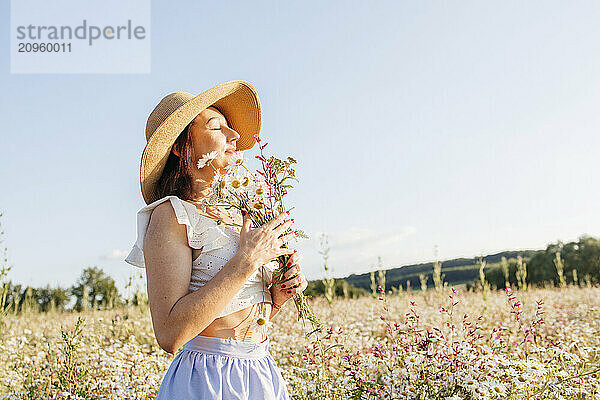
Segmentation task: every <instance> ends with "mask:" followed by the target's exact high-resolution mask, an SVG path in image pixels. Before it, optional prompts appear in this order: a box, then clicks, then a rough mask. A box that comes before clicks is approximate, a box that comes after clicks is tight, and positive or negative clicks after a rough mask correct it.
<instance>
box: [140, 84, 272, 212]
mask: <svg viewBox="0 0 600 400" xmlns="http://www.w3.org/2000/svg"><path fill="white" fill-rule="evenodd" d="M209 106H214V107H216V108H217V109H218V110H219V111H221V113H222V114H223V115H224V116H225V118H227V121H228V122H229V125H230V127H231V128H232V129H234V130H235V131H236V132H237V133H239V134H240V138H239V139H238V140H237V146H236V150H247V149H250V148H252V146H254V144H255V143H256V141H255V140H254V138H253V137H252V135H254V134H256V135H259V134H260V127H261V109H260V101H259V99H258V93H257V92H256V90H255V89H254V87H252V85H250V84H249V83H248V82H246V81H242V80H235V81H229V82H225V83H222V84H220V85H217V86H215V87H213V88H212V89H209V90H207V91H205V92H204V93H201V94H199V95H197V96H194V95H193V94H190V93H187V92H175V93H171V94H168V95H167V96H165V97H164V98H163V99H162V100H161V101H160V103H158V105H157V106H156V107H155V108H154V110H152V112H151V113H150V116H149V117H148V121H147V122H146V142H147V143H146V147H145V148H144V152H143V153H142V160H141V163H140V186H141V189H142V196H143V197H144V201H145V202H146V204H150V203H152V202H154V201H156V200H158V199H155V198H154V187H155V186H156V182H157V181H158V179H159V178H160V176H161V174H162V171H163V169H164V167H165V164H166V163H167V158H168V157H169V154H170V152H171V147H172V146H173V144H174V143H175V141H176V140H177V137H178V136H179V134H180V133H181V132H182V131H183V129H184V128H185V127H186V126H187V125H188V124H189V123H190V122H192V120H193V119H194V118H195V117H196V116H197V115H198V114H200V113H201V112H202V111H203V110H205V109H206V108H208V107H209Z"/></svg>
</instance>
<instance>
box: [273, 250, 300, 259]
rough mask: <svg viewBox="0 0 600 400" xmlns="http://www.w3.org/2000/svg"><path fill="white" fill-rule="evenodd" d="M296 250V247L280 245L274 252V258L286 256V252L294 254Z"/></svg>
mask: <svg viewBox="0 0 600 400" xmlns="http://www.w3.org/2000/svg"><path fill="white" fill-rule="evenodd" d="M295 251H296V249H292V248H289V247H280V248H279V249H277V251H276V252H275V253H274V254H275V257H273V258H274V259H275V258H277V257H281V256H284V255H286V254H294V252H295Z"/></svg>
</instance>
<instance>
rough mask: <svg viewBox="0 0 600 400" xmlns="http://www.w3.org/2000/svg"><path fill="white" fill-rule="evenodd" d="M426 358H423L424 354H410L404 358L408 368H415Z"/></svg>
mask: <svg viewBox="0 0 600 400" xmlns="http://www.w3.org/2000/svg"><path fill="white" fill-rule="evenodd" d="M424 358H425V357H423V355H422V354H419V353H416V352H415V353H412V354H409V355H408V356H406V357H405V358H404V363H405V364H406V366H407V367H413V366H416V365H420V364H421V363H422V362H423V360H424Z"/></svg>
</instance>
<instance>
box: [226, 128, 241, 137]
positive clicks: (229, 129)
mask: <svg viewBox="0 0 600 400" xmlns="http://www.w3.org/2000/svg"><path fill="white" fill-rule="evenodd" d="M227 129H228V131H229V133H230V136H232V135H231V134H233V139H232V140H238V139H239V138H240V137H241V136H240V134H239V133H237V132H236V131H235V130H233V129H231V128H230V127H227Z"/></svg>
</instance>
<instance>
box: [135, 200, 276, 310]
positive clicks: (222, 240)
mask: <svg viewBox="0 0 600 400" xmlns="http://www.w3.org/2000/svg"><path fill="white" fill-rule="evenodd" d="M166 200H169V201H170V202H171V205H172V206H173V210H175V215H176V216H177V222H179V223H180V224H183V225H185V226H186V229H187V239H188V245H189V246H190V247H192V248H194V249H200V248H202V246H204V249H203V250H202V253H201V254H200V256H198V258H196V259H195V260H194V261H193V262H192V273H191V277H190V286H189V290H197V289H198V288H200V287H201V286H203V285H204V284H206V282H208V281H209V280H210V279H212V277H213V276H215V275H216V274H217V272H219V271H220V270H221V269H222V268H223V266H224V265H225V264H226V263H227V262H228V261H229V260H230V259H231V258H232V257H233V256H234V255H235V253H237V251H238V249H239V243H240V234H239V233H238V232H237V231H236V230H235V229H232V228H229V227H228V226H225V225H223V224H221V225H218V224H217V222H216V221H215V220H213V219H212V218H209V217H207V216H205V215H202V214H200V213H199V212H198V210H197V209H196V206H195V205H194V204H192V203H189V202H187V201H185V200H181V199H180V198H179V197H177V196H166V197H163V198H162V199H159V200H156V201H155V202H153V203H150V204H148V205H147V206H145V207H143V208H141V209H140V210H139V211H138V212H137V240H136V242H135V244H134V245H133V248H132V249H131V252H130V253H129V255H128V256H127V257H126V258H125V261H126V262H127V263H129V264H131V265H134V266H136V267H139V268H145V262H144V253H143V243H144V236H145V235H146V230H147V228H148V223H149V222H150V214H152V210H153V209H154V208H155V207H156V206H157V205H159V204H160V203H162V202H163V201H166ZM277 267H278V263H277V261H271V262H269V263H267V264H265V265H264V266H262V267H260V268H258V269H257V270H256V271H254V273H253V274H252V275H251V276H250V278H248V280H247V281H246V282H245V283H244V286H243V287H242V288H241V289H240V291H239V292H238V293H236V295H235V296H234V297H233V299H231V301H230V302H229V304H227V306H225V308H224V309H223V311H222V312H221V314H219V318H220V317H223V316H225V315H228V314H231V313H234V312H236V311H239V310H241V309H244V308H246V307H249V306H251V305H253V304H257V303H261V302H263V301H267V302H270V301H271V292H270V291H269V289H268V288H267V285H268V284H269V282H270V281H271V277H272V273H273V271H275V269H276V268H277ZM261 273H262V278H263V282H262V283H261Z"/></svg>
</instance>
